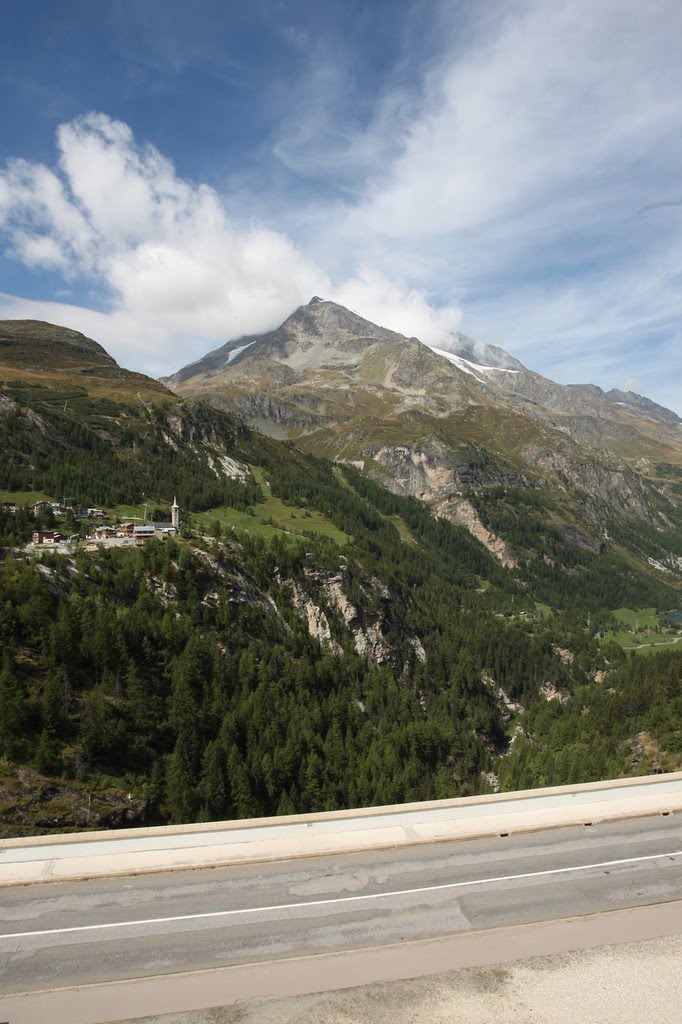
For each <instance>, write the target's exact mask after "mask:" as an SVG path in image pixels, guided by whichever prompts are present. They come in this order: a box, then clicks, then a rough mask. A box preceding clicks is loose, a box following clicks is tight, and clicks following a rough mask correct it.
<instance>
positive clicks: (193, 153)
mask: <svg viewBox="0 0 682 1024" xmlns="http://www.w3.org/2000/svg"><path fill="white" fill-rule="evenodd" d="M0 12H1V13H2V23H3V32H2V34H1V37H0V126H1V128H2V130H1V131H0V317H2V318H20V317H30V318H35V319H43V320H48V321H50V322H52V323H59V324H64V325H66V326H69V327H73V328H75V329H77V330H81V331H83V332H84V333H85V334H87V335H88V336H89V337H92V338H94V339H96V340H97V341H99V342H100V343H101V344H103V345H104V346H105V347H106V348H107V350H108V351H109V352H111V354H112V355H113V356H115V358H116V359H118V360H119V362H121V363H122V364H123V365H125V366H127V367H129V368H130V369H136V370H141V371H144V372H147V373H150V374H152V375H153V376H158V375H161V374H166V373H170V372H172V371H174V370H176V369H179V368H180V367H181V366H183V365H185V364H186V363H188V362H191V361H192V360H194V359H197V358H199V357H200V356H202V355H203V354H205V353H206V352H207V351H209V350H211V349H213V348H216V347H218V346H219V345H221V344H223V343H224V342H225V341H228V340H230V339H232V338H235V337H241V336H244V335H248V334H252V333H258V332H262V331H266V330H269V329H272V328H274V327H276V326H278V325H279V324H280V323H281V322H282V321H283V320H284V319H285V318H286V317H287V316H288V315H289V314H290V313H291V312H292V311H293V310H294V309H295V308H296V307H297V306H298V305H300V304H301V303H304V302H307V301H309V299H310V298H311V297H312V296H313V295H318V296H321V297H322V298H328V299H333V300H335V301H337V302H341V303H342V304H343V305H346V306H348V307H349V308H351V309H353V310H355V311H356V312H358V313H359V314H361V315H362V316H365V317H367V318H368V319H370V320H372V321H374V322H375V323H379V324H381V325H383V326H386V327H390V328H392V329H394V330H397V331H400V332H401V333H403V334H407V335H410V336H412V335H414V336H416V337H419V338H420V339H421V340H422V341H424V342H425V343H427V344H430V345H433V346H435V347H440V348H448V346H449V345H450V344H451V341H450V338H451V335H452V334H453V332H456V331H462V332H464V333H465V334H467V335H470V336H471V337H474V338H476V339H479V340H481V341H485V342H488V343H490V344H494V345H500V346H502V347H503V348H505V349H506V350H507V351H509V352H510V353H511V354H512V355H514V356H516V357H517V358H519V359H521V360H522V361H523V362H524V363H525V364H526V365H527V366H529V367H530V368H531V369H534V370H536V371H538V372H540V373H543V374H545V375H546V376H548V377H550V378H552V379H554V380H558V381H560V382H562V383H586V382H590V383H594V384H599V385H600V386H601V387H603V388H605V389H609V388H612V387H618V388H623V389H626V390H634V391H637V392H639V393H641V394H645V395H647V396H648V397H650V398H652V399H654V400H656V401H658V402H661V403H662V404H664V405H666V406H668V407H669V408H673V409H675V410H676V411H677V412H678V413H681V414H682V372H681V371H682V355H681V353H682V173H681V172H682V61H680V58H679V40H680V39H681V38H682V5H680V3H679V0H648V2H647V3H646V4H644V3H636V2H634V0H589V2H588V0H566V2H564V0H485V2H483V3H476V2H473V0H325V2H324V3H319V2H316V3H314V2H312V0H250V3H248V4H245V3H243V2H239V3H237V2H236V0H193V2H192V3H191V4H189V3H187V2H186V0H183V2H179V0H142V2H140V0H135V2H132V0H107V2H106V3H98V4H95V3H92V2H91V0H60V3H59V4H55V3H54V2H53V0H29V2H28V3H27V2H26V0H22V2H18V0H0Z"/></svg>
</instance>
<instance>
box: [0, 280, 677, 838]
mask: <svg viewBox="0 0 682 1024" xmlns="http://www.w3.org/2000/svg"><path fill="white" fill-rule="evenodd" d="M0 452H1V460H0V492H1V493H0V498H1V499H2V502H3V507H2V511H1V512H0V561H1V565H0V657H1V658H2V661H1V665H0V834H2V835H17V834H31V833H40V832H49V831H51V830H59V831H64V830H68V829H83V828H94V827H115V826H117V825H127V824H130V823H139V824H153V823H160V822H171V821H172V822H180V821H193V820H211V819H216V820H217V819H223V818H234V817H245V816H256V815H262V814H275V813H279V814H282V813H291V812H294V811H296V812H299V811H300V812H302V811H311V810H318V809H333V808H338V807H352V806H363V805H372V804H381V803H384V804H385V803H394V802H402V801H412V800H422V799H432V798H437V797H448V796H457V795H466V794H471V793H478V792H490V791H493V790H497V789H517V788H524V787H531V786H540V785H553V784H561V783H571V782H583V781H589V780H593V779H599V778H607V777H617V776H623V775H631V774H645V773H649V772H652V771H654V772H655V771H664V770H669V769H670V770H672V769H676V768H680V767H682V646H681V644H680V641H681V640H682V612H681V611H680V607H681V606H682V421H681V420H680V419H679V417H678V416H677V415H676V414H675V413H673V412H671V411H670V410H667V409H664V408H662V407H660V406H658V405H656V404H655V403H654V402H651V401H649V400H648V399H646V398H643V397H641V396H638V395H635V394H632V393H630V392H621V391H609V392H603V391H602V390H601V389H599V388H597V387H594V386H592V385H572V386H562V385H559V384H556V383H553V382H552V381H549V380H547V379H545V378H543V377H542V376H540V375H538V374H536V373H534V372H533V371H532V370H529V369H527V368H526V367H525V366H523V365H522V364H521V363H520V362H518V360H516V359H514V358H513V357H512V356H510V355H508V354H507V353H506V352H504V351H503V350H502V349H499V348H495V347H492V346H487V345H483V344H480V343H477V342H475V341H473V340H471V339H469V338H467V337H465V336H463V335H455V336H452V337H450V338H448V339H445V340H444V347H443V349H432V348H429V347H427V346H425V345H423V344H422V343H421V342H420V341H418V340H417V339H416V338H407V337H403V336H402V335H400V334H397V333H395V332H392V331H388V330H386V329H384V328H381V327H378V326H376V325H374V324H372V323H369V322H368V321H366V320H364V319H362V318H361V317H359V316H357V315H356V314H355V313H353V312H351V311H350V310H348V309H345V308H343V307H341V306H339V305H336V304H335V303H332V302H327V301H322V300H320V299H318V298H314V299H313V300H312V301H311V302H310V303H309V304H308V305H306V306H303V307H301V308H299V309H298V310H296V311H295V312H294V313H293V314H292V315H291V316H290V317H289V318H288V319H287V320H286V322H285V323H284V324H282V326H281V327H279V328H278V329H277V330H274V331H272V332H270V333H268V334H264V335H260V336H257V337H254V336H252V337H242V338H237V339H234V340H231V341H229V342H227V344H225V345H223V346H222V347H221V348H219V349H217V350H216V351H215V352H211V353H209V354H208V355H207V356H205V357H204V358H203V359H201V360H199V361H198V362H196V363H193V364H191V365H189V366H186V367H184V368H183V369H181V370H179V371H178V372H177V373H175V374H174V375H173V376H171V377H169V378H167V379H165V380H163V381H154V380H151V379H150V378H148V377H145V376H143V375H141V374H138V373H132V372H130V371H127V370H125V369H123V368H122V367H120V366H118V364H117V363H116V362H115V361H114V360H113V359H112V358H111V356H109V355H108V354H107V353H106V352H105V351H104V349H102V348H101V346H99V345H98V344H97V343H96V342H94V341H90V340H89V339H87V338H85V337H83V336H82V335H80V334H78V333H77V332H74V331H72V330H68V329H66V328H61V327H56V326H53V325H49V324H45V323H39V322H34V321H4V322H0ZM171 503H173V504H174V505H175V506H176V507H175V510H174V514H177V508H178V506H179V509H180V517H181V526H180V529H179V531H178V530H175V529H173V528H166V527H163V528H162V527H161V523H162V521H169V520H170V519H171V512H170V506H171ZM145 521H147V525H145ZM153 521H157V523H158V524H159V528H158V529H156V530H155V529H154V528H152V526H151V524H152V523H153ZM134 524H138V530H137V532H135V525H134ZM139 526H143V527H144V528H143V529H139ZM168 526H169V527H170V522H168ZM117 535H118V536H117Z"/></svg>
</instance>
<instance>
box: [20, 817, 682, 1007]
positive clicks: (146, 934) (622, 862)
mask: <svg viewBox="0 0 682 1024" xmlns="http://www.w3.org/2000/svg"><path fill="white" fill-rule="evenodd" d="M680 899H682V815H669V816H667V817H663V816H655V817H648V818H640V819H634V820H628V821H624V822H620V823H611V824H603V825H595V826H593V827H584V826H579V827H570V828H562V829H554V830H547V831H543V832H536V833H530V834H526V835H512V836H507V837H499V836H498V837H494V838H484V839H476V840H464V841H459V842H440V843H434V844H427V845H422V846H418V847H408V848H402V849H398V850H392V851H390V850H388V851H387V850H382V851H374V852H365V853H356V854H347V855H345V856H336V857H316V858H311V859H305V860H297V861H279V862H275V863H272V864H268V865H263V864H256V865H246V864H244V865H234V866H232V867H229V868H215V869H211V870H206V869H197V870H194V871H175V872H165V873H159V874H154V875H143V876H138V877H130V878H125V879H114V878H109V879H93V880H91V881H80V882H65V883H61V882H60V883H56V882H55V883H49V884H44V885H41V884H34V885H31V886H19V887H15V888H8V889H4V890H0V918H1V922H2V923H1V925H0V928H1V933H0V991H2V993H3V994H4V995H6V994H9V993H17V992H28V991H39V990H46V989H50V988H54V987H62V986H73V985H81V984H94V983H100V982H104V981H111V980H117V979H130V978H139V977H148V976H151V975H163V974H172V973H177V972H182V971H193V970H197V969H206V968H212V967H218V966H224V965H234V964H243V963H254V962H258V961H277V960H282V959H285V958H291V957H301V956H307V955H310V954H319V953H331V952H336V951H340V950H353V949H356V950H357V949H365V948H368V947H379V946H386V945H389V944H394V943H395V944H398V945H400V944H401V943H407V942H410V941H414V940H419V939H428V938H434V937H439V936H446V935H448V936H451V935H457V934H465V933H471V932H477V931H481V930H485V929H490V928H498V927H503V926H510V925H519V924H526V923H530V922H541V921H551V920H556V919H558V918H564V917H573V916H576V915H589V914H594V913H598V912H601V911H612V910H618V909H622V908H629V907H641V906H647V905H651V904H662V903H668V902H671V901H674V900H680ZM680 931H682V921H681V922H680Z"/></svg>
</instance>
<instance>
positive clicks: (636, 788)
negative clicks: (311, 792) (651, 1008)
mask: <svg viewBox="0 0 682 1024" xmlns="http://www.w3.org/2000/svg"><path fill="white" fill-rule="evenodd" d="M642 787H646V792H645V791H644V790H643V789H642ZM616 790H618V792H616ZM583 796H584V797H585V799H584V800H583V799H581V797H583ZM521 800H525V801H526V804H527V803H528V802H530V803H532V804H533V807H532V809H529V808H528V807H527V806H526V808H525V809H524V810H519V809H518V808H519V807H520V806H521V804H520V802H519V801H521ZM558 801H560V802H558ZM543 804H544V806H543ZM481 805H483V807H484V810H483V809H482V813H481V814H480V816H477V815H476V811H477V810H478V809H479V807H481ZM548 805H549V806H548ZM493 808H494V809H495V813H491V810H492V809H493ZM458 810H459V816H458ZM434 811H435V812H437V813H438V814H439V815H440V817H439V818H437V819H433V820H428V819H426V820H419V819H420V816H421V817H422V819H423V818H424V816H427V815H428V814H429V813H432V812H434ZM442 812H448V816H447V817H443V816H442ZM676 812H682V772H676V773H670V774H668V775H656V776H646V777H643V778H639V779H628V780H614V781H610V782H607V783H588V784H587V785H585V786H584V787H580V786H566V787H554V788H552V789H549V790H547V789H545V790H525V791H521V792H518V793H512V794H503V795H501V796H496V795H493V796H492V797H489V796H484V797H468V798H463V799H460V800H456V801H434V802H431V803H425V804H407V805H404V806H397V807H389V808H385V807H382V808H378V809H377V808H363V809H362V810H360V811H358V812H357V813H355V812H348V811H343V812H330V813H328V814H322V815H291V816H287V817H286V818H284V819H274V822H273V819H256V820H255V821H253V820H252V821H249V822H235V823H233V822H227V823H226V822H212V823H211V828H210V829H206V828H204V827H202V826H179V827H178V828H176V829H175V830H173V831H171V830H169V829H161V830H148V829H139V830H125V834H124V835H121V834H120V833H117V832H106V833H101V832H100V833H95V834H94V835H89V834H87V833H86V834H84V835H83V834H76V835H71V836H45V837H38V840H36V839H34V838H27V839H23V840H5V841H4V843H0V887H3V886H9V885H30V884H37V883H44V882H48V881H61V882H63V881H76V880H83V879H88V878H95V877H98V878H104V877H112V876H119V875H136V874H147V873H156V872H160V871H179V870H190V869H196V868H209V867H225V866H228V865H231V864H255V863H264V862H269V861H277V860H291V859H296V858H301V857H315V856H318V857H319V856H328V855H336V856H341V855H343V854H350V853H359V852H362V851H367V850H382V849H394V848H397V847H400V846H416V845H421V844H425V843H434V842H446V841H453V840H464V839H473V838H479V837H484V836H494V835H499V836H502V837H504V836H507V835H510V834H518V833H523V832H531V831H538V830H543V829H550V828H562V827H568V826H572V825H573V826H575V825H592V824H598V823H600V822H612V821H620V820H626V819H629V818H640V817H646V816H650V815H668V814H674V813H676ZM388 815H391V816H392V817H391V818H390V819H389V818H388V817H387V816H388ZM370 818H375V819H376V824H372V826H370V825H369V820H368V819H370ZM330 821H331V822H333V823H335V824H336V823H339V824H341V823H343V824H344V825H347V827H345V828H341V829H338V828H337V829H335V830H334V831H325V830H324V826H325V825H326V824H328V823H329V822H330ZM354 821H357V822H358V827H357V828H355V829H354V828H353V822H354ZM273 824H274V825H276V826H277V827H276V828H274V830H273ZM315 825H318V826H319V827H318V829H315ZM287 826H288V828H287ZM221 829H222V832H223V836H222V837H219V836H218V835H217V834H216V833H217V832H218V831H219V830H221ZM245 829H248V830H250V832H251V833H253V834H252V835H251V834H249V833H248V832H245ZM273 831H274V833H275V835H273ZM259 832H260V835H259ZM150 833H151V834H150ZM189 837H191V838H192V839H193V842H191V843H190V844H187V845H178V846H174V847H173V846H170V845H169V844H171V843H172V841H173V839H174V840H175V842H176V843H180V842H181V840H182V839H186V838H189ZM98 842H99V843H100V844H101V845H100V848H99V851H98V847H97V843H98ZM141 842H142V843H144V844H147V843H149V845H150V847H151V848H147V849H139V846H140V844H141ZM164 843H165V844H166V847H165V848H164ZM107 844H108V849H104V848H103V846H104V845H107ZM133 844H135V845H136V846H137V847H138V848H135V849H131V847H132V846H133ZM155 844H158V845H155ZM112 845H114V846H115V847H116V848H115V849H112V848H111V847H112ZM49 847H52V848H53V849H49ZM55 847H56V848H57V850H56V851H55V849H54V848H55ZM43 850H44V855H42V856H41V854H42V851H43ZM32 852H33V853H34V855H33V856H32V855H31V853H32ZM13 854H14V857H13ZM22 854H23V856H22Z"/></svg>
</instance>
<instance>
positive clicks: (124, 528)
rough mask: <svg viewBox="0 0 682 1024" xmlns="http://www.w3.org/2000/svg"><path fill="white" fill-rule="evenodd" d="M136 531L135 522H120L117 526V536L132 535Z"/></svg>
mask: <svg viewBox="0 0 682 1024" xmlns="http://www.w3.org/2000/svg"><path fill="white" fill-rule="evenodd" d="M134 531H135V523H119V525H118V526H117V527H116V536H117V537H132V536H133V533H134Z"/></svg>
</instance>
